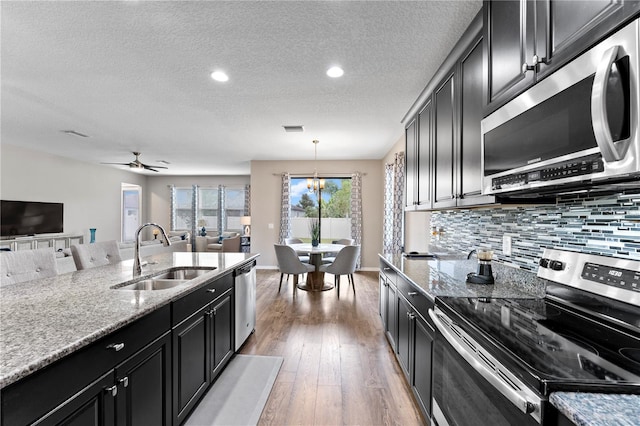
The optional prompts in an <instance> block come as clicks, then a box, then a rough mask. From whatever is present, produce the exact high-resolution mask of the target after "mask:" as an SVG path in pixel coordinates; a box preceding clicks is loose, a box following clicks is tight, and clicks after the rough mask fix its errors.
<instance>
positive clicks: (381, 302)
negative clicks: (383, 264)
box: [378, 272, 389, 331]
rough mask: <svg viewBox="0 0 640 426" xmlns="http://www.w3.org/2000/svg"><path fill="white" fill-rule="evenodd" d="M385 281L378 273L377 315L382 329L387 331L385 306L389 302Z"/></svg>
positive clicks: (381, 274)
mask: <svg viewBox="0 0 640 426" xmlns="http://www.w3.org/2000/svg"><path fill="white" fill-rule="evenodd" d="M387 286H388V284H387V279H386V277H385V276H384V274H383V273H382V272H380V294H379V299H378V313H379V314H380V319H381V320H382V329H383V330H385V331H386V330H387V305H388V300H389V290H387Z"/></svg>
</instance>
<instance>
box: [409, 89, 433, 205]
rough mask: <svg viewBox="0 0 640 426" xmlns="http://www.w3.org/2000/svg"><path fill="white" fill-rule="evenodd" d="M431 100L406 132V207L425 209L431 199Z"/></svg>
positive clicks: (430, 202)
mask: <svg viewBox="0 0 640 426" xmlns="http://www.w3.org/2000/svg"><path fill="white" fill-rule="evenodd" d="M432 111H433V107H432V102H431V99H429V100H428V101H427V102H426V103H425V105H424V107H423V108H422V109H421V110H420V112H418V116H417V118H416V119H414V120H412V121H411V123H410V124H409V126H408V127H407V129H406V130H405V132H406V149H405V152H406V165H407V167H406V174H405V175H406V197H407V201H406V208H405V210H426V209H430V208H431V207H432V200H431V155H432V153H431V148H432V141H431V140H432V120H433V116H432Z"/></svg>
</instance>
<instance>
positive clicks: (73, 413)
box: [35, 370, 117, 426]
mask: <svg viewBox="0 0 640 426" xmlns="http://www.w3.org/2000/svg"><path fill="white" fill-rule="evenodd" d="M112 387H114V374H113V370H111V371H109V372H108V373H107V374H105V375H104V376H102V377H100V378H99V379H98V380H96V381H94V382H93V383H91V384H90V385H89V386H87V387H86V388H84V389H83V390H82V391H80V392H78V393H77V394H75V395H74V396H73V397H71V398H70V399H68V400H67V401H65V402H64V403H63V404H61V405H60V406H59V407H57V408H56V409H55V410H53V411H51V412H50V413H48V414H46V415H45V416H44V417H42V418H40V419H39V420H37V421H36V422H35V423H37V424H43V425H65V426H67V425H68V426H113V425H115V397H116V395H117V387H114V388H115V389H116V390H115V392H114V391H107V389H108V388H112ZM112 389H113V388H112ZM114 393H115V394H116V395H114Z"/></svg>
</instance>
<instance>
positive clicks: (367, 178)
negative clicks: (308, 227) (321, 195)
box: [251, 160, 384, 269]
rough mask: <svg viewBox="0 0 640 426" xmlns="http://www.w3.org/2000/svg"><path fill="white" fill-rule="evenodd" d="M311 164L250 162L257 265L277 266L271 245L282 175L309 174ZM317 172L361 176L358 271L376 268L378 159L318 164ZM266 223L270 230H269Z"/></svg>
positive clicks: (379, 246) (379, 209)
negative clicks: (361, 227) (361, 210)
mask: <svg viewBox="0 0 640 426" xmlns="http://www.w3.org/2000/svg"><path fill="white" fill-rule="evenodd" d="M315 164H316V163H315V162H314V161H252V162H251V251H252V252H256V253H260V257H259V258H258V265H259V266H262V267H275V266H276V265H277V262H276V259H275V253H274V251H273V245H274V244H276V243H277V242H278V237H279V233H280V193H281V191H280V186H281V177H280V175H281V174H282V173H283V172H289V173H291V174H294V175H295V174H312V173H313V170H314V167H315ZM317 169H318V173H319V174H321V175H327V174H332V173H334V174H350V173H352V172H355V171H359V172H362V173H364V174H365V175H364V176H363V177H362V209H363V219H362V226H363V230H362V234H363V235H362V268H363V269H377V268H378V267H379V262H378V253H379V252H380V251H381V249H382V209H383V194H384V191H383V189H382V185H383V174H382V167H381V165H380V160H363V161H318V162H317ZM269 224H272V225H273V228H269Z"/></svg>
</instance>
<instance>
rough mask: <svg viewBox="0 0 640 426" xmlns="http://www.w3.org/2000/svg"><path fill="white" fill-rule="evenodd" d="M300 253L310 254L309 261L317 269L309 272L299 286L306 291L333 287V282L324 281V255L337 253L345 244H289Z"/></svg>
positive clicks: (324, 289)
mask: <svg viewBox="0 0 640 426" xmlns="http://www.w3.org/2000/svg"><path fill="white" fill-rule="evenodd" d="M289 246H290V247H291V248H293V249H294V250H295V251H296V253H297V254H298V255H308V256H309V263H310V264H312V265H314V266H315V268H316V269H315V270H314V271H313V272H310V273H308V274H307V281H306V282H301V283H298V288H299V289H300V290H305V291H326V290H331V289H332V288H333V283H329V282H325V281H324V272H322V271H320V266H322V255H323V254H325V253H337V252H339V251H340V250H342V248H343V247H345V246H344V245H343V244H318V245H317V246H313V245H311V244H310V243H299V244H289Z"/></svg>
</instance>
